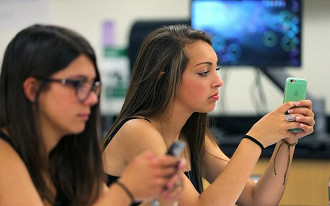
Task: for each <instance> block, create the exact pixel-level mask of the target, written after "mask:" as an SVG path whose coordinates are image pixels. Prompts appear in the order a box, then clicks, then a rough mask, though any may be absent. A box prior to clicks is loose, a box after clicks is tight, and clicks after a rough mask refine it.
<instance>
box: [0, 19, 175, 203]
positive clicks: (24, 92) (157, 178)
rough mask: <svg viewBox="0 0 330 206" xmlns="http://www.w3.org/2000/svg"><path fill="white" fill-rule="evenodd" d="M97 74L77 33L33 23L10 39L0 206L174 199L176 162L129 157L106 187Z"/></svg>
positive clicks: (3, 79) (0, 137)
mask: <svg viewBox="0 0 330 206" xmlns="http://www.w3.org/2000/svg"><path fill="white" fill-rule="evenodd" d="M100 89H101V80H100V74H99V71H98V68H97V64H96V57H95V53H94V50H93V49H92V47H91V46H90V44H89V43H88V42H87V41H86V40H85V39H84V38H83V37H82V36H81V35H79V34H77V33H76V32H74V31H71V30H69V29H66V28H63V27H59V26H51V25H33V26H30V27H28V28H26V29H23V30H22V31H20V32H19V33H18V34H17V35H16V36H15V37H14V39H13V40H12V41H11V42H10V43H9V45H8V47H7V49H6V51H5V55H4V58H3V63H2V67H1V76H0V162H1V167H0V206H10V205H34V206H38V205H77V206H78V205H79V206H83V205H99V206H101V205H129V204H130V203H131V202H133V201H137V200H145V199H150V198H155V197H158V196H161V195H163V196H164V197H166V198H168V199H171V200H172V199H174V200H175V199H176V198H177V197H178V195H179V194H180V193H181V191H182V188H181V187H174V186H173V185H174V183H175V182H178V183H180V182H181V180H182V178H181V175H180V173H179V171H180V169H182V168H181V167H180V168H179V170H178V166H177V165H178V160H177V159H176V158H174V157H171V156H162V157H155V155H153V154H152V153H150V152H144V154H142V155H140V156H138V157H136V158H134V159H132V160H131V161H130V162H129V163H128V164H127V167H125V168H123V175H122V177H121V178H120V179H118V180H117V181H116V182H115V183H114V184H112V185H111V186H110V188H107V187H106V185H105V184H104V181H105V179H104V170H103V164H102V158H101V145H100V140H101V137H100V134H101V130H100V119H99V94H100Z"/></svg>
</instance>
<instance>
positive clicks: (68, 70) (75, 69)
mask: <svg viewBox="0 0 330 206" xmlns="http://www.w3.org/2000/svg"><path fill="white" fill-rule="evenodd" d="M53 76H54V77H56V76H58V77H65V76H86V77H89V78H95V76H96V72H95V67H94V64H93V62H92V60H91V59H90V58H89V57H87V56H86V55H80V56H79V57H77V58H76V59H75V60H73V61H72V62H71V63H70V64H69V65H68V66H67V67H65V68H64V69H62V70H61V71H58V72H56V73H55V74H54V75H53Z"/></svg>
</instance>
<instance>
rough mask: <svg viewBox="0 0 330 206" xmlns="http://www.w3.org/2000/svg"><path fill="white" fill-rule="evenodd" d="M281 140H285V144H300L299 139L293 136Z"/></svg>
mask: <svg viewBox="0 0 330 206" xmlns="http://www.w3.org/2000/svg"><path fill="white" fill-rule="evenodd" d="M281 141H282V142H284V143H285V144H289V145H290V146H295V145H296V144H298V140H297V139H292V138H284V139H282V140H281Z"/></svg>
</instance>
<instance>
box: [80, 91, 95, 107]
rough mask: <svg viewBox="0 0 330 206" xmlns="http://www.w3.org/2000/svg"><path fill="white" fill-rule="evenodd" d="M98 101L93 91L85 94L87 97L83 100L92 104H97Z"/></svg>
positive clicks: (87, 103)
mask: <svg viewBox="0 0 330 206" xmlns="http://www.w3.org/2000/svg"><path fill="white" fill-rule="evenodd" d="M98 101H99V97H98V95H97V94H96V93H95V92H93V91H92V92H90V93H89V95H88V96H87V98H86V99H85V101H84V102H83V103H84V104H86V105H90V106H93V105H95V104H97V103H98Z"/></svg>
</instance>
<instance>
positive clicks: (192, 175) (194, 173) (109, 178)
mask: <svg viewBox="0 0 330 206" xmlns="http://www.w3.org/2000/svg"><path fill="white" fill-rule="evenodd" d="M132 119H144V120H146V121H148V122H150V120H149V119H147V118H144V117H129V118H126V119H124V120H123V121H122V122H121V123H120V124H119V125H118V126H117V127H116V128H115V129H114V130H113V131H112V133H111V134H110V135H109V137H108V139H107V140H106V141H105V143H104V147H103V148H104V149H105V148H106V147H107V146H108V145H109V143H110V141H111V140H112V139H113V137H114V136H115V135H116V134H117V132H118V131H119V130H120V128H121V127H122V126H123V125H124V124H125V123H126V122H128V121H129V120H132ZM184 174H185V175H186V176H187V177H188V179H189V180H190V181H191V183H192V184H193V185H194V187H195V189H196V190H197V191H198V192H199V193H201V190H200V188H199V185H198V179H197V170H196V169H195V165H194V163H192V164H191V171H185V172H184ZM118 178H119V177H117V176H113V175H109V174H107V182H106V183H107V185H108V186H110V185H111V184H112V183H113V182H115V181H116V180H117V179H118ZM133 205H134V206H135V205H138V203H135V204H132V206H133Z"/></svg>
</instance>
